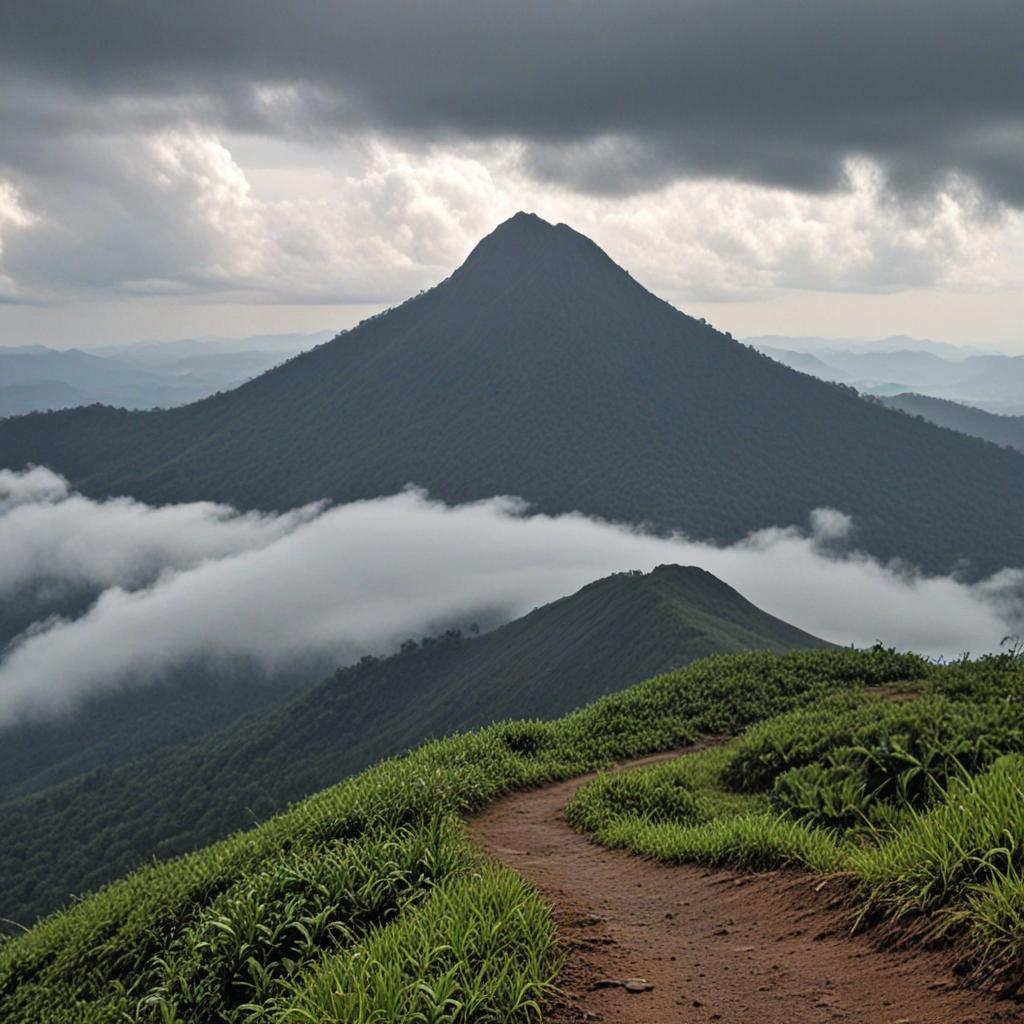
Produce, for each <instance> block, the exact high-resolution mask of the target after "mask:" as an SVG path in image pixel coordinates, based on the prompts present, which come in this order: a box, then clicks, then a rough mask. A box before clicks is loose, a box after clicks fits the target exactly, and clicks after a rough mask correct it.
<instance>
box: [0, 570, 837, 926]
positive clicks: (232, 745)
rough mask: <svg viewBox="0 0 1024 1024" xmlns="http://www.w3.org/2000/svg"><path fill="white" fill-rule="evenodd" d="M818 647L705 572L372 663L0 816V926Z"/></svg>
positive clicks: (662, 579) (602, 585)
mask: <svg viewBox="0 0 1024 1024" xmlns="http://www.w3.org/2000/svg"><path fill="white" fill-rule="evenodd" d="M819 646H824V645H823V643H822V641H820V640H817V639H816V638H815V637H812V636H810V635H809V634H807V633H804V632H802V631H801V630H798V629H795V628H794V627H792V626H789V625H787V624H786V623H784V622H780V621H779V620H778V619H775V618H773V617H772V616H770V615H767V614H765V613H764V612H762V611H760V610H759V609H758V608H755V607H754V605H752V604H750V603H749V602H748V601H746V600H744V599H743V598H742V597H741V596H740V595H739V594H738V593H736V591H735V590H733V589H732V588H731V587H728V586H726V585H725V584H724V583H722V582H721V581H720V580H718V579H716V578H715V577H714V576H712V575H711V574H710V573H706V572H704V571H702V570H700V569H694V568H682V567H680V566H669V565H666V566H661V567H659V568H658V569H656V570H654V572H652V573H649V574H647V575H643V574H641V573H621V574H617V575H614V576H610V577H608V578H607V579H603V580H599V581H597V582H596V583H592V584H590V585H589V586H586V587H584V588H583V589H582V590H581V591H579V592H578V593H577V594H574V595H572V596H571V597H566V598H563V599H562V600H559V601H555V602H553V603H552V604H549V605H545V606H544V607H542V608H538V609H536V610H535V611H533V612H531V613H530V614H529V615H526V616H524V617H523V618H521V619H518V620H516V621H514V622H512V623H509V624H508V625H506V626H503V627H501V628H500V629H496V630H494V631H492V632H490V633H486V634H484V635H482V636H478V637H465V636H460V635H456V634H449V635H446V636H443V637H439V638H436V639H431V640H425V641H423V642H422V643H421V644H419V645H416V644H412V643H410V644H407V645H406V646H405V647H404V648H403V650H402V651H401V652H400V653H399V654H397V655H395V656H394V657H391V658H385V659H373V658H366V659H364V660H363V661H361V662H360V663H359V664H357V665H354V666H352V667H351V668H347V669H344V670H342V671H340V672H338V673H337V674H336V675H335V676H334V677H333V678H331V679H328V680H327V681H326V682H324V683H322V684H321V685H319V686H316V687H314V688H313V689H311V690H309V691H307V692H306V693H304V694H302V695H300V696H298V697H297V698H295V699H293V700H292V701H291V702H290V703H287V704H284V705H283V706H281V705H277V706H273V707H269V708H267V709H265V710H263V711H261V712H259V713H256V714H253V715H250V716H248V717H247V718H245V719H243V720H242V721H240V722H238V723H236V724H234V725H232V726H230V727H228V728H225V729H223V730H221V731H220V732H218V733H215V734H213V735H210V736H207V737H206V738H204V739H202V740H200V741H198V742H193V743H189V744H183V745H179V746H166V747H164V748H162V749H159V750H157V751H155V752H153V753H151V754H150V755H149V756H147V757H144V758H139V759H136V760H133V761H131V762H130V763H126V764H122V765H120V766H116V765H107V766H104V767H100V768H97V769H96V770H95V771H91V772H89V773H87V774H84V775H82V776H81V777H79V778H77V779H74V780H72V781H70V782H67V783H66V784H64V785H61V786H56V787H54V788H52V789H50V790H48V791H46V792H43V793H39V794H37V795H35V796H34V797H31V798H29V799H23V800H17V801H11V802H8V803H7V804H4V805H0V835H5V836H9V837H13V838H12V839H11V840H10V841H7V842H4V843H3V844H0V918H9V919H12V920H15V921H20V922H22V923H25V924H27V923H30V922H31V921H33V920H35V918H36V917H37V916H38V915H39V914H41V913H47V912H49V911H51V910H53V909H55V908H56V907H58V906H60V905H61V904H62V903H64V902H65V900H66V899H67V896H68V894H69V893H71V892H75V893H83V892H86V891H88V890H90V889H94V888H96V887H97V886H98V885H100V884H102V883H104V882H107V881H109V880H110V879H112V878H116V877H118V876H119V875H122V874H124V873H125V872H127V871H129V870H131V869H132V868H135V867H136V866H138V865H139V864H140V863H144V862H145V861H146V860H147V859H148V858H149V857H151V856H153V855H156V856H159V857H161V858H165V857H168V856H172V855H175V854H180V853H184V852H186V851H188V850H191V849H195V848H196V847H198V846H202V845H204V844H206V843H209V842H212V841H213V840H215V839H219V838H221V837H222V836H225V835H227V834H228V833H229V832H231V831H233V830H234V829H238V828H244V827H247V826H248V825H250V824H252V823H253V821H254V820H260V819H263V818H266V817H268V816H269V815H270V814H273V813H274V812H275V811H279V810H281V809H282V808H284V807H285V806H287V804H288V803H289V802H292V801H295V800H298V799H300V798H301V797H304V796H306V795H308V794H309V793H312V792H315V791H316V790H319V789H322V788H323V787H324V786H328V785H331V784H332V783H334V782H337V781H338V780H339V779H341V778H343V777H344V776H346V775H348V774H350V773H352V772H356V771H359V770H361V769H363V768H365V767H366V766H367V765H369V764H372V763H373V762H374V761H376V760H378V759H380V758H381V757H388V756H391V755H393V754H398V753H401V752H403V751H406V750H408V749H409V748H410V747H413V746H415V745H416V744H418V743H420V742H422V741H423V740H424V739H427V738H431V737H438V736H443V735H447V734H448V733H451V732H453V731H455V730H456V729H467V728H474V727H477V726H481V725H487V724H489V723H491V722H494V721H496V720H500V719H504V718H522V717H533V718H538V717H541V718H551V717H555V716H557V715H563V714H565V713H567V712H569V711H572V710H573V709H575V708H577V707H581V706H582V705H584V704H589V703H590V702H592V701H593V700H596V699H597V698H598V697H601V696H603V695H604V694H606V693H610V692H617V691H619V690H622V689H625V688H626V687H627V686H630V685H632V684H633V683H637V682H639V681H640V680H641V679H647V678H649V677H650V676H653V675H656V674H657V673H660V672H665V671H667V670H669V669H673V668H678V667H680V666H682V665H685V664H688V663H689V662H691V661H693V660H695V659H697V658H702V657H704V656H706V655H708V654H714V653H721V652H729V651H740V650H755V649H766V650H771V651H775V652H777V653H782V652H784V651H787V650H790V649H792V648H801V647H805V648H809V647H819ZM160 692H161V693H162V692H163V691H160ZM180 695H181V699H182V700H184V701H186V702H187V699H188V698H189V696H190V695H193V691H192V689H190V688H183V689H182V690H181V691H180ZM241 695H242V696H244V691H242V692H241ZM159 696H160V693H158V694H156V695H154V694H152V693H147V692H146V691H137V692H136V694H135V697H136V698H137V700H138V701H140V702H142V703H143V704H145V702H147V701H149V702H153V701H154V700H156V699H158V698H159ZM68 728H70V726H69V727H68ZM40 732H41V733H42V734H43V736H45V735H46V732H45V730H44V729H43V727H40ZM31 753H32V751H31V749H26V750H25V751H23V756H24V757H25V758H28V757H29V756H30V755H31ZM3 758H5V759H7V760H13V759H14V752H13V751H12V752H10V753H9V754H8V753H6V752H5V754H4V755H3ZM2 763H3V760H2V759H0V764H2Z"/></svg>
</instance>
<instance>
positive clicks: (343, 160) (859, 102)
mask: <svg viewBox="0 0 1024 1024" xmlns="http://www.w3.org/2000/svg"><path fill="white" fill-rule="evenodd" d="M1022 54H1024V4H1021V3H1020V2H1019V0H975V2H973V3H964V2H963V0H955V2H954V0H900V2H899V3H892V2H891V0H885V2H874V0H857V2H855V3H841V2H838V0H814V2H811V0H806V2H795V0H773V2H771V3H765V2H764V0H700V2H695V0H671V2H667V0H629V2H623V0H619V2H615V3H612V2H607V0H560V2H557V3H554V2H552V3H541V2H535V0H514V2H513V0H505V2H502V3H495V2H488V0H473V2H469V0H433V2H432V3H417V2H412V0H406V2H404V3H397V2H393V0H346V2H344V3H341V2H326V0H316V2H314V0H290V2H287V3H284V2H281V0H274V2H265V0H246V2H244V3H242V2H230V0H223V2H218V3H212V4H211V3H209V2H198V0H197V2H189V0H179V2H178V3H173V4H171V3H167V2H166V0H162V2H160V3H155V2H146V0H135V2H133V3H131V4H125V3H123V2H114V0H92V2H90V3H89V4H87V5H83V4H79V3H75V2H73V0H32V2H31V3H18V2H15V0H0V344H26V343H31V342H42V343H47V344H58V345H63V346H67V345H73V344H80V345H89V344H95V343H102V342H105V341H124V340H132V339H135V338H149V337H181V336H188V335H195V334H228V335H243V334H250V333H256V332H270V331H285V330H294V331H301V330H313V329H318V328H324V327H338V328H340V327H343V326H347V325H348V324H350V323H352V322H354V321H356V320H358V319H360V318H361V317H363V316H365V315H366V314H367V313H368V312H370V311H372V310H374V309H376V308H379V307H380V306H381V305H388V304H391V303H393V302H396V301H399V300H401V299H402V298H403V297H405V296H407V295H408V294H409V293H411V292H414V291H417V290H418V289H420V288H422V287H426V286H429V285H431V284H434V283H436V282H437V281H439V280H440V279H441V278H443V277H444V276H446V275H447V274H448V273H449V272H450V271H451V270H452V269H453V267H454V266H455V265H457V264H458V263H459V262H460V261H461V260H462V259H463V258H464V257H465V255H466V254H467V252H468V251H469V249H470V248H471V246H472V244H473V243H474V242H475V241H476V239H477V238H478V237H479V236H480V235H482V234H484V233H486V232H487V231H489V230H491V229H492V228H493V227H494V226H495V225H496V224H497V223H498V222H499V221H500V220H502V219H504V218H505V217H507V216H509V215H511V214H512V213H513V212H515V211H516V210H517V209H528V210H534V211H536V212H538V213H540V214H541V215H542V216H545V217H546V218H548V219H549V220H554V221H566V222H568V223H570V224H572V225H573V226H574V227H576V228H577V229H579V230H581V231H583V232H585V233H587V234H589V235H591V236H592V237H593V238H595V240H597V241H598V242H599V243H600V244H601V245H602V246H604V247H605V248H606V249H607V250H608V252H609V253H610V254H611V256H612V257H613V258H614V259H616V260H617V261H618V262H620V263H621V264H623V265H624V266H626V267H627V268H628V269H629V270H630V271H631V272H632V273H633V274H634V276H636V277H637V278H638V279H640V280H641V281H642V282H644V283H645V284H647V285H648V286H649V287H650V288H652V289H653V290H654V291H656V292H658V293H659V294H661V295H663V296H664V297H666V298H668V299H669V300H670V301H672V302H674V303H675V304H676V305H678V306H680V307H682V308H684V309H686V310H687V311H688V312H691V313H693V314H695V315H699V316H706V317H708V318H709V319H710V320H711V321H712V322H714V323H715V324H717V325H718V326H720V327H722V328H723V329H727V330H731V331H733V332H734V333H738V334H741V335H745V334H768V333H784V334H824V335H832V336H848V337H861V338H870V337H881V336H885V335H888V334H897V333H905V334H912V335H916V336H919V337H933V338H937V339H940V340H946V341H953V342H961V343H980V344H985V345H989V346H996V347H1002V348H1005V349H1008V350H1011V351H1016V352H1020V353H1024V327H1022V325H1024V57H1022Z"/></svg>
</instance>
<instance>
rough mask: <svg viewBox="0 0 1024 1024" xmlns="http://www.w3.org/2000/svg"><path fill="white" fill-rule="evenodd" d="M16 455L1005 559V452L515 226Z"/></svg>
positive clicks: (1012, 472)
mask: <svg viewBox="0 0 1024 1024" xmlns="http://www.w3.org/2000/svg"><path fill="white" fill-rule="evenodd" d="M29 462H34V463H39V464H43V465H47V466H50V467H51V468H53V469H55V470H57V471H59V472H61V473H63V474H65V475H66V476H68V477H69V478H70V479H71V480H72V481H73V482H74V483H75V485H76V486H77V487H79V488H81V489H82V490H83V491H84V492H85V493H87V494H90V495H95V496H104V495H110V494H130V495H134V496H136V497H138V498H141V499H145V500H147V501H150V502H169V501H181V500H186V499H204V500H206V499H209V500H220V501H225V502H230V503H232V504H235V505H238V506H242V507H259V508H267V507H274V508H285V507H291V506H296V505H300V504H303V503H305V502H308V501H311V500H316V499H321V498H329V499H334V500H337V501H349V500H352V499H356V498H365V497H373V496H378V495H381V494H389V493H393V492H395V491H397V490H399V489H401V488H402V487H404V486H405V485H406V484H407V483H409V482H410V481H411V482H415V483H416V484H419V485H420V486H422V487H425V488H427V489H428V490H429V491H430V492H431V493H432V494H434V495H435V496H437V497H440V498H443V499H446V500H448V501H465V500H468V499H476V498H483V497H490V496H492V495H494V494H518V495H522V496H523V497H524V498H526V499H528V500H529V501H531V502H533V503H534V505H535V507H536V508H538V509H539V510H541V511H545V512H552V513H557V512H568V511H572V510H580V511H583V512H586V513H589V514H597V515H601V516H604V517H607V518H612V519H616V520H624V521H630V522H648V523H650V524H652V525H653V526H655V527H657V528H661V529H675V528H679V529H683V530H685V531H687V532H688V533H690V534H691V535H693V536H696V537H700V538H708V539H712V540H717V541H734V540H736V539H738V538H740V537H742V536H744V535H745V534H747V533H748V532H749V531H751V530H754V529H759V528H762V527H765V526H771V525H790V524H802V523H805V522H806V521H807V516H808V513H809V512H810V511H811V510H812V509H813V508H815V507H818V506H831V507H834V508H838V509H841V510H842V511H844V512H846V513H848V514H850V515H852V516H854V517H855V519H856V521H857V524H858V533H857V543H858V544H859V545H860V546H862V547H863V548H865V549H866V550H868V551H870V552H871V553H873V554H875V555H877V556H879V557H881V558H883V559H889V558H892V557H899V558H902V559H906V560H908V561H911V562H913V563H916V564H918V565H920V566H922V567H924V568H926V569H928V570H936V571H941V572H945V571H948V570H949V569H950V568H951V567H952V566H953V565H954V563H959V562H960V561H961V560H964V561H965V562H966V563H967V564H968V565H969V570H970V571H971V572H973V573H975V574H984V573H988V572H992V571H995V570H997V569H1000V568H1002V567H1003V566H1005V565H1017V564H1024V532H1022V531H1021V529H1020V517H1019V510H1020V509H1021V508H1022V507H1024V460H1022V458H1021V456H1020V455H1019V454H1018V453H1016V452H1008V451H997V450H995V449H993V448H991V447H989V446H986V445H984V444H982V443H981V442H980V441H977V440H975V439H972V438H967V437H962V436H957V435H953V434H951V433H949V432H945V431H941V430H937V429H936V428H935V427H934V426H932V425H931V424H928V423H924V422H921V421H918V420H915V419H912V418H910V417H905V416H899V415H897V414H895V413H894V412H892V411H890V410H887V409H884V408H882V407H880V406H877V405H870V404H868V403H865V402H863V401H861V400H860V399H859V398H858V396H857V395H856V394H855V393H854V392H852V391H850V390H848V389H844V388H842V387H838V386H834V385H828V384H825V383H823V382H821V381H817V380H814V379H812V378H809V377H807V376H805V375H803V374H799V373H795V372H794V371H792V370H790V369H788V368H787V367H784V366H782V365H780V364H779V363H776V362H774V361H773V360H771V359H769V358H767V357H765V356H761V355H759V354H758V353H756V352H755V351H753V350H752V349H751V348H748V347H747V346H745V345H742V344H740V343H739V342H736V341H733V340H732V339H731V338H730V337H728V336H726V335H723V334H721V333H720V332H718V331H716V330H714V329H713V328H711V327H710V326H708V325H707V324H705V323H703V322H701V321H698V320H694V319H693V318H691V317H688V316H685V315H684V314H682V313H680V312H679V311H678V310H675V309H673V308H672V307H671V306H669V305H668V304H667V303H665V302H662V301H661V300H660V299H658V298H656V297H655V296H653V295H652V294H651V293H650V292H648V291H646V290H645V289H644V288H642V287H641V286H640V285H639V284H638V283H637V282H635V281H634V280H633V279H632V278H631V277H630V276H629V274H627V273H626V272H625V271H623V270H622V269H621V268H620V267H618V266H616V265H615V264H614V263H613V262H612V261H611V260H610V259H609V258H608V257H607V256H606V255H605V254H604V253H603V252H602V251H601V250H600V249H599V248H598V247H597V246H596V245H594V244H593V243H592V242H590V241H589V240H588V239H586V238H584V237H583V236H582V235H579V234H577V233H576V232H574V231H572V230H571V229H570V228H568V227H566V226H565V225H559V226H558V227H553V226H552V225H550V224H547V223H545V222H544V221H542V220H540V219H539V218H537V217H533V216H529V215H526V214H519V215H517V216H516V217H514V218H512V219H511V220H510V221H508V222H506V223H505V224H503V225H502V226H501V227H499V228H498V229H497V230H496V231H495V232H494V233H492V234H491V235H489V236H488V237H486V238H485V239H483V241H481V242H480V244H479V245H478V246H477V247H476V249H475V250H474V251H473V253H472V254H471V255H470V256H469V258H468V259H467V260H466V262H465V263H464V264H463V265H462V266H461V267H460V268H459V269H458V270H457V271H456V272H455V273H454V274H453V275H452V276H451V277H450V278H448V279H447V280H446V281H445V282H443V283H442V284H441V285H439V286H438V287H436V288H434V289H432V290H431V291H428V292H426V293H424V294H423V295H420V296H418V297H416V298H415V299H412V300H410V301H409V302H406V303H404V304H403V305H401V306H399V307H397V308H395V309H392V310H390V311H389V312H387V313H385V314H383V315H380V316H377V317H374V318H372V319H370V320H368V321H365V322H364V323H363V324H361V325H360V326H358V327H357V328H355V329H353V330H351V331H348V332H347V333H345V334H343V335H340V336H339V337H338V338H336V339H335V340H333V341H331V342H329V343H327V344H325V345H322V346H320V347H319V348H316V349H314V350H312V351H311V352H308V353H305V354H303V355H301V356H298V357H296V358H295V359H292V360H291V361H289V362H288V363H286V364H285V365H283V366H281V367H278V368H277V369H275V370H273V371H271V372H268V373H266V374H264V375H263V376H261V377H259V378H257V379H256V380H254V381H252V382H251V383H249V384H246V385H245V386H243V387H240V388H238V389H237V390H235V391H231V392H228V393H225V394H221V395H217V396H214V397H211V398H208V399H205V400H204V401H201V402H196V403H194V404H192V405H189V406H186V407H183V408H180V409H171V410H166V411H155V412H127V411H124V410H119V409H113V408H108V407H101V406H92V407H88V408H83V409H75V410H70V411H64V412H57V413H52V414H36V415H31V416H24V417H18V418H13V419H10V420H6V421H4V422H2V423H0V464H2V465H3V466H7V467H15V468H21V467H22V466H24V465H25V464H26V463H29Z"/></svg>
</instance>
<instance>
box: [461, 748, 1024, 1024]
mask: <svg viewBox="0 0 1024 1024" xmlns="http://www.w3.org/2000/svg"><path fill="white" fill-rule="evenodd" d="M647 760H648V761H649V760H655V759H647ZM639 763H642V762H633V765H631V766H634V765H636V764H639ZM587 778H589V777H584V778H581V779H573V780H571V781H568V782H562V783H558V784H555V785H552V786H548V787H546V788H544V789H538V790H532V791H529V792H524V793H515V794H513V795H511V796H509V797H507V798H505V799H504V800H501V801H499V802H498V803H497V804H495V805H494V806H492V807H491V808H489V809H488V810H487V811H485V812H484V813H483V814H481V815H479V816H478V817H476V818H475V819H474V820H472V821H471V822H470V830H471V833H472V834H473V835H474V837H475V839H476V841H477V842H478V843H479V844H480V845H481V846H482V847H483V848H484V849H485V850H486V851H487V852H488V853H490V854H491V855H492V856H494V857H496V858H498V859H499V860H501V861H503V862H504V863H505V864H507V865H509V866H510V867H512V868H514V869H515V870H516V871H518V872H519V873H520V874H521V875H522V876H523V877H524V878H526V879H527V880H528V881H529V882H530V883H531V884H532V885H534V886H535V887H536V888H537V889H538V890H539V891H540V892H541V893H542V894H543V896H544V897H545V898H546V899H547V900H548V901H549V902H550V903H551V904H552V905H553V907H554V913H555V920H556V922H557V924H558V929H559V936H560V939H561V943H562V947H563V949H564V952H565V954H566V957H567V961H566V967H565V971H564V972H563V974H562V977H561V978H560V979H559V983H558V984H559V991H558V994H557V997H556V999H555V1003H554V1005H553V1006H552V1008H551V1009H550V1012H549V1015H548V1016H547V1018H546V1019H547V1020H548V1021H550V1022H552V1024H570V1022H572V1024H578V1022H582V1021H593V1022H598V1021H607V1022H618V1024H691V1022H694V1024H696V1022H700V1024H705V1022H709V1021H720V1022H722V1024H824V1022H834V1021H842V1022H846V1024H994V1022H1010V1021H1024V1012H1022V1008H1021V1007H1020V1006H1019V1005H1018V1004H1016V1003H1013V1002H1011V1001H1007V1000H999V999H997V998H996V997H995V996H994V995H992V994H989V993H982V992H978V991H976V990H970V989H966V988H962V987H958V985H957V981H956V979H955V977H954V975H953V974H952V972H951V971H950V969H949V964H948V962H947V961H946V960H945V959H944V958H943V957H941V956H939V955H937V954H935V953H930V952H921V951H916V952H915V951H910V952H907V951H896V952H893V951H884V952H883V951H879V950H878V949H877V947H876V946H875V945H874V944H873V942H872V940H871V939H870V938H869V937H866V936H850V935H849V934H848V928H847V927H846V926H845V923H844V918H843V915H842V913H841V912H840V911H839V910H837V909H835V908H830V907H828V905H827V904H828V899H827V897H825V896H823V895H822V894H821V893H820V892H816V891H815V884H816V881H818V880H815V879H813V878H811V877H809V876H808V875H805V874H800V873H796V872H771V873H767V874H757V875H747V874H735V873H731V872H723V871H708V870H705V869H703V868H698V867H691V866H666V865H660V864H656V863H654V862H652V861H648V860H644V859H642V858H640V857H636V856H633V855H631V854H629V853H626V852H623V851H616V850H606V849H603V848H602V847H599V846H597V845H595V844H594V843H592V842H590V841H589V840H588V839H587V838H585V837H584V836H581V835H578V834H577V833H575V832H573V831H572V829H570V828H569V826H568V825H567V824H566V823H565V820H564V817H563V814H562V810H563V808H564V806H565V803H566V801H567V800H568V799H569V797H570V796H572V794H573V792H574V791H575V790H576V788H577V787H578V786H579V785H581V784H582V783H583V782H585V781H587ZM631 978H641V979H645V980H646V981H647V982H648V983H650V984H651V985H653V988H650V989H649V990H647V991H641V992H629V991H627V990H626V989H625V988H623V987H621V986H619V985H612V986H610V987H602V983H608V982H619V981H623V980H626V979H631Z"/></svg>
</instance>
